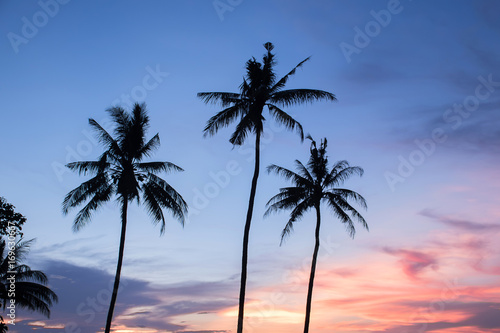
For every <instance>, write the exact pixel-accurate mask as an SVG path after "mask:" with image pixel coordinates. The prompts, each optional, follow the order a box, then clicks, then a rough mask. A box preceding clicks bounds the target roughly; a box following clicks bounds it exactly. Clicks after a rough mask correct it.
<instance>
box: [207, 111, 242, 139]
mask: <svg viewBox="0 0 500 333" xmlns="http://www.w3.org/2000/svg"><path fill="white" fill-rule="evenodd" d="M244 113H245V110H244V109H243V107H242V105H241V103H238V104H236V105H233V106H230V107H228V108H226V109H224V110H222V111H220V112H218V113H217V114H216V115H214V116H212V117H211V118H210V119H209V120H208V121H207V125H206V126H205V128H204V129H203V136H209V135H210V136H211V135H214V134H215V133H217V132H218V131H219V129H221V128H223V127H226V126H228V125H229V124H231V123H232V122H233V121H234V120H235V119H236V118H238V117H239V116H241V115H242V114H244Z"/></svg>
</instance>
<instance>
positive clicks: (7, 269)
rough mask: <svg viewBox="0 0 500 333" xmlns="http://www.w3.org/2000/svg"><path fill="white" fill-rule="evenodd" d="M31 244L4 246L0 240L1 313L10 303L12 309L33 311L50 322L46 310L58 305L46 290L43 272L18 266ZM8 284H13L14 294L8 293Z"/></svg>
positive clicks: (54, 296) (9, 285)
mask: <svg viewBox="0 0 500 333" xmlns="http://www.w3.org/2000/svg"><path fill="white" fill-rule="evenodd" d="M32 242H33V239H31V240H29V241H22V240H19V241H17V242H10V241H9V244H8V245H9V246H7V243H6V242H5V240H4V239H2V240H0V300H1V301H2V306H3V309H4V311H5V309H6V308H7V305H8V303H10V302H11V299H12V300H14V301H15V303H14V304H15V306H16V307H23V308H26V309H28V310H30V311H36V312H39V313H41V314H43V315H44V316H46V317H47V318H50V307H51V306H52V304H53V303H55V302H57V301H58V298H57V295H56V294H55V293H54V292H53V291H52V290H50V288H48V287H47V286H46V285H47V283H48V279H47V276H46V275H45V274H44V273H43V272H41V271H34V270H32V269H31V268H30V267H29V266H28V265H25V264H22V262H23V261H24V260H25V259H26V254H27V253H28V252H29V247H30V245H31V243H32ZM11 243H12V244H11ZM13 272H15V273H13ZM12 277H13V278H14V279H15V280H12ZM12 281H15V282H14V283H15V289H14V290H11V283H12ZM2 323H3V318H2ZM0 327H1V324H0Z"/></svg>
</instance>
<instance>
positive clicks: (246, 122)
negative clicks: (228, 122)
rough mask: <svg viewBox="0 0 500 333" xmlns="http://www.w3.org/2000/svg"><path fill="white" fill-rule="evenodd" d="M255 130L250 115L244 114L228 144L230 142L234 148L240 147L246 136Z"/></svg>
mask: <svg viewBox="0 0 500 333" xmlns="http://www.w3.org/2000/svg"><path fill="white" fill-rule="evenodd" d="M254 130H255V122H254V120H253V119H252V115H251V114H250V113H248V114H246V115H245V116H244V117H243V118H242V119H241V121H240V122H239V123H238V125H236V130H235V131H234V133H233V134H232V135H231V138H230V139H229V142H231V143H232V144H233V145H235V146H241V145H242V144H243V142H245V139H246V137H247V135H248V134H249V133H250V132H252V131H254Z"/></svg>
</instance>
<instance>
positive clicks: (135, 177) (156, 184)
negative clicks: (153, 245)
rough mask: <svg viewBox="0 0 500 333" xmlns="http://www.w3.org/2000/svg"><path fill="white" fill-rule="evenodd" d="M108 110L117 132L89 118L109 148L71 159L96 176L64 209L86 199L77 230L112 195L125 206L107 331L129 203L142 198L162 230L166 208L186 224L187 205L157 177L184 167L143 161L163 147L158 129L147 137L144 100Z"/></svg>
mask: <svg viewBox="0 0 500 333" xmlns="http://www.w3.org/2000/svg"><path fill="white" fill-rule="evenodd" d="M107 112H108V113H109V114H110V115H111V118H112V119H113V121H114V123H115V125H116V127H115V129H114V134H115V137H114V138H113V137H112V136H111V135H110V134H109V133H108V132H107V131H106V130H105V129H104V128H102V127H101V125H99V124H98V123H97V122H96V121H95V120H94V119H89V124H90V125H91V126H92V128H93V129H94V130H95V131H96V133H97V137H98V139H99V142H100V143H101V144H102V145H103V146H104V147H105V148H106V151H105V152H104V153H103V154H102V155H101V156H100V157H99V159H98V160H97V161H82V162H73V163H69V164H68V165H67V167H68V168H70V169H71V170H73V171H76V172H78V173H79V174H80V175H87V174H90V175H93V178H91V179H90V180H88V181H86V182H84V183H82V184H81V185H80V186H78V187H77V188H75V189H74V190H72V191H70V192H69V193H68V194H67V195H66V197H65V198H64V202H63V213H64V214H67V213H68V212H69V210H70V209H71V208H74V207H77V206H80V205H82V204H85V203H86V204H85V206H84V207H83V208H82V209H81V210H80V211H79V212H78V214H77V215H76V218H75V221H74V224H73V229H74V230H75V231H78V230H79V229H80V228H82V227H83V226H84V225H85V224H86V223H87V222H89V221H90V218H91V216H92V213H93V212H95V211H96V210H97V209H98V208H99V207H101V206H102V205H103V204H104V203H106V202H108V201H109V200H111V198H112V197H113V196H115V197H116V200H117V201H118V203H119V204H120V205H121V219H122V228H121V236H120V248H119V252H118V264H117V269H116V275H115V283H114V288H113V293H112V296H111V302H110V306H109V311H108V316H107V320H106V329H105V332H106V333H109V332H110V329H111V321H112V318H113V311H114V306H115V303H116V297H117V293H118V287H119V283H120V275H121V267H122V261H123V250H124V247H125V234H126V225H127V208H128V204H129V202H131V201H133V200H136V201H137V202H138V203H143V204H144V205H145V207H146V209H147V211H148V213H149V214H150V216H151V218H152V219H153V223H154V224H158V223H161V228H160V233H161V234H162V233H163V232H164V231H165V217H164V215H163V209H167V210H169V211H170V213H171V214H172V215H173V217H174V218H176V219H178V220H179V221H180V222H181V224H183V225H184V215H185V214H186V213H187V204H186V202H185V201H184V199H183V198H182V196H181V195H180V194H179V193H177V191H176V190H175V189H174V188H173V187H172V186H170V185H169V184H168V183H167V182H166V181H165V180H163V179H162V178H160V177H159V176H157V173H159V172H169V171H183V170H182V169H181V168H180V167H178V166H177V165H175V164H173V163H170V162H142V160H143V159H144V158H146V157H150V156H151V154H152V152H153V151H154V150H156V149H157V148H158V147H159V146H160V137H159V135H158V134H156V135H155V136H153V137H152V138H151V139H150V140H149V141H147V142H146V138H145V134H146V130H147V129H148V127H149V117H148V116H147V112H146V106H145V104H137V103H136V104H135V105H134V107H133V110H132V114H128V113H127V112H125V110H124V109H122V108H121V107H113V108H110V109H108V110H107Z"/></svg>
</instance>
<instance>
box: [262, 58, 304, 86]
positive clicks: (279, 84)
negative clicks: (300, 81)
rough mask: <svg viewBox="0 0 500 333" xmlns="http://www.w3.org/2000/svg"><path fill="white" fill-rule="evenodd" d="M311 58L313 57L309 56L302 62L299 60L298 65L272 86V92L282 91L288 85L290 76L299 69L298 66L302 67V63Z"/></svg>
mask: <svg viewBox="0 0 500 333" xmlns="http://www.w3.org/2000/svg"><path fill="white" fill-rule="evenodd" d="M310 58H311V57H307V58H305V59H304V60H302V61H301V62H299V63H298V64H297V66H295V67H294V68H293V69H292V70H291V71H290V72H288V74H286V75H285V76H283V77H282V78H281V79H280V80H279V81H278V82H276V84H275V85H274V86H273V87H272V89H271V91H272V92H278V91H280V90H281V89H282V88H283V87H284V86H285V85H286V83H287V82H288V79H289V78H290V76H292V75H294V74H295V72H296V71H297V68H300V67H302V65H303V64H304V63H305V62H307V61H309V59H310Z"/></svg>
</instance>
